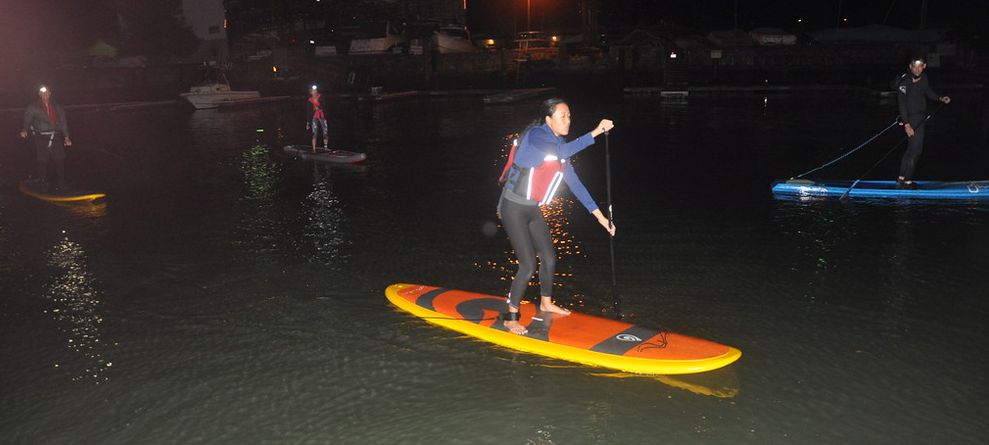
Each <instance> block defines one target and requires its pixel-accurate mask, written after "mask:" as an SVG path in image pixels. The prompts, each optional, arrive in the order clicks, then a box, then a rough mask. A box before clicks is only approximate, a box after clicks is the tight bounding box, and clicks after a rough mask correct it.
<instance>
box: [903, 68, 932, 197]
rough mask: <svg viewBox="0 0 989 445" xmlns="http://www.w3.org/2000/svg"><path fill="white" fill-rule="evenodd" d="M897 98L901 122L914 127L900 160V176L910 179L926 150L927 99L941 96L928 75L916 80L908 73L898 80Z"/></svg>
mask: <svg viewBox="0 0 989 445" xmlns="http://www.w3.org/2000/svg"><path fill="white" fill-rule="evenodd" d="M896 90H897V93H896V99H897V103H898V104H899V108H900V122H903V123H904V124H910V126H911V127H913V131H914V133H913V137H911V138H909V139H908V140H907V151H906V152H905V153H903V159H901V160H900V176H902V177H903V179H904V180H906V181H909V180H910V179H911V178H912V177H913V172H914V170H915V169H916V168H917V159H918V158H920V153H921V152H922V151H924V125H923V123H924V119H925V118H926V117H927V99H931V100H939V99H940V98H941V96H940V95H939V94H937V93H935V92H934V91H933V90H931V86H930V85H929V84H928V83H927V76H926V75H924V74H921V75H920V80H918V81H916V82H914V81H913V74H911V73H906V74H904V75H902V76H900V78H899V80H898V81H897V82H896Z"/></svg>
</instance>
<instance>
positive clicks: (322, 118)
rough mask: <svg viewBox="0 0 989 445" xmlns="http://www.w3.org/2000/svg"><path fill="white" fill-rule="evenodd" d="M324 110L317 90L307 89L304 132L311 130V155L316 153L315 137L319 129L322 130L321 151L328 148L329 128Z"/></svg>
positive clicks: (315, 88) (323, 103)
mask: <svg viewBox="0 0 989 445" xmlns="http://www.w3.org/2000/svg"><path fill="white" fill-rule="evenodd" d="M324 108H326V102H324V101H323V96H322V95H320V94H319V88H317V87H316V85H313V86H312V88H310V89H309V98H307V99H306V116H309V122H306V130H309V129H312V152H313V153H316V136H317V135H319V131H320V129H322V130H323V149H328V148H330V135H329V133H328V132H327V130H329V126H328V125H327V124H326V113H325V112H324V111H323V109H324Z"/></svg>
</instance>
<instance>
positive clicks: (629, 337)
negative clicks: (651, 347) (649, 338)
mask: <svg viewBox="0 0 989 445" xmlns="http://www.w3.org/2000/svg"><path fill="white" fill-rule="evenodd" d="M615 338H617V339H619V340H621V341H634V342H641V341H642V339H641V338H639V337H636V336H634V335H632V334H618V335H616V336H615Z"/></svg>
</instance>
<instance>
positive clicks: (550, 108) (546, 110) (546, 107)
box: [519, 97, 567, 142]
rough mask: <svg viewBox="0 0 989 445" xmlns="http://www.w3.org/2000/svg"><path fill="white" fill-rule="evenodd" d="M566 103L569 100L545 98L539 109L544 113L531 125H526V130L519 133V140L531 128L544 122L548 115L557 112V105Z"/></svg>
mask: <svg viewBox="0 0 989 445" xmlns="http://www.w3.org/2000/svg"><path fill="white" fill-rule="evenodd" d="M565 103H567V101H565V100H563V99H561V98H559V97H551V98H549V99H546V100H544V101H543V103H542V104H540V105H539V110H540V112H542V115H541V116H539V117H538V118H536V119H535V120H533V121H532V122H530V123H529V125H528V126H526V127H525V130H522V133H520V134H519V142H521V141H522V138H524V137H525V135H526V133H528V132H529V130H532V129H533V128H536V127H538V126H540V125H542V124H543V122H545V121H546V118H547V117H550V116H552V115H553V113H554V112H556V106H557V105H559V104H565Z"/></svg>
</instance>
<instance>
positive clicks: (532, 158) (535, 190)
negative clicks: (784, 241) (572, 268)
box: [498, 98, 615, 335]
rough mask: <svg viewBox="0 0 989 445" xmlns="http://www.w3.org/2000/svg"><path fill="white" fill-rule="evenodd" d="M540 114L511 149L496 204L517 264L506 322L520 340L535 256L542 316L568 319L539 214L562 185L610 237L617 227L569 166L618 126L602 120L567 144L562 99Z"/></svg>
mask: <svg viewBox="0 0 989 445" xmlns="http://www.w3.org/2000/svg"><path fill="white" fill-rule="evenodd" d="M541 109H542V116H541V117H540V119H538V120H536V121H534V122H533V123H532V124H530V125H529V127H528V128H526V129H525V131H523V132H522V135H521V136H520V138H519V140H518V143H517V144H513V146H512V151H511V153H510V154H509V156H508V162H507V163H506V164H505V168H504V169H503V170H502V173H501V179H500V181H499V182H502V183H504V187H503V188H502V192H501V198H500V199H499V200H498V217H499V218H501V223H502V225H503V226H504V227H505V232H506V233H507V234H508V240H509V242H510V243H511V245H512V248H513V249H515V255H516V257H518V260H519V270H518V273H517V274H516V275H515V278H514V279H513V280H512V285H511V290H510V291H509V293H508V312H506V313H504V314H502V320H503V323H504V325H505V327H506V328H508V330H509V331H510V332H512V333H513V334H518V335H525V334H526V333H527V332H528V330H527V329H526V328H525V326H522V324H521V323H519V304H520V302H521V300H522V296H523V295H525V290H526V287H527V286H528V284H529V278H531V277H532V274H533V273H535V272H536V257H537V256H538V258H539V289H540V290H539V295H540V297H539V310H540V311H542V312H548V313H552V314H561V315H569V314H570V311H569V310H567V309H564V308H562V307H560V306H557V305H556V304H554V303H553V274H554V272H555V269H556V250H555V249H554V247H553V237H552V235H550V232H549V226H547V225H546V220H545V219H544V218H543V213H542V211H541V210H540V208H539V207H540V206H542V205H546V204H549V202H550V201H551V200H552V199H553V196H554V195H555V193H556V191H557V189H558V188H559V186H560V183H561V182H565V183H566V184H567V186H568V187H570V191H571V192H572V193H573V194H574V195H575V196H576V197H577V199H578V200H579V201H580V203H581V204H583V205H584V207H586V208H587V211H588V212H590V213H591V214H592V215H594V217H595V218H597V221H598V223H599V224H601V226H602V227H604V229H605V230H606V231H608V234H610V235H611V236H614V235H615V226H614V225H613V224H611V223H610V222H609V221H608V218H607V217H605V216H604V214H602V213H601V209H599V208H598V205H597V203H595V201H594V200H593V199H591V195H590V193H588V191H587V188H585V187H584V184H582V183H581V182H580V178H578V177H577V173H576V172H575V171H574V169H573V166H571V165H570V157H571V156H573V155H575V154H577V153H579V152H580V151H581V150H583V149H585V148H587V147H588V146H590V145H591V144H593V143H594V138H595V137H597V136H600V135H601V134H603V133H604V132H606V131H609V130H611V129H612V128H614V127H615V125H614V123H613V122H611V121H610V120H608V119H603V120H601V122H599V123H598V125H597V126H596V127H594V130H592V131H590V132H588V133H586V134H584V135H583V136H581V137H579V138H577V139H574V140H573V141H570V142H566V141H565V140H564V137H565V136H567V135H568V134H570V107H569V106H568V105H567V104H566V102H564V101H563V99H558V98H552V99H548V100H546V101H545V102H543V103H542V107H541Z"/></svg>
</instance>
